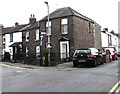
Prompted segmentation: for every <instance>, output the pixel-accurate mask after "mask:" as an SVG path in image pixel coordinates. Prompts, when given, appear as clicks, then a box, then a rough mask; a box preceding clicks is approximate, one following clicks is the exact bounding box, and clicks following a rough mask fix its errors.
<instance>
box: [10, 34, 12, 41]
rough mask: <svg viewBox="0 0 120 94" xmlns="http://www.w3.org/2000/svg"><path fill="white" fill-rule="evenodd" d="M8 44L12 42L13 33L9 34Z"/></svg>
mask: <svg viewBox="0 0 120 94" xmlns="http://www.w3.org/2000/svg"><path fill="white" fill-rule="evenodd" d="M10 42H13V33H10Z"/></svg>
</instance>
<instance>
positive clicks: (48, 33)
mask: <svg viewBox="0 0 120 94" xmlns="http://www.w3.org/2000/svg"><path fill="white" fill-rule="evenodd" d="M49 30H50V32H48V22H46V34H47V35H51V21H49Z"/></svg>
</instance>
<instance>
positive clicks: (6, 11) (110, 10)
mask: <svg viewBox="0 0 120 94" xmlns="http://www.w3.org/2000/svg"><path fill="white" fill-rule="evenodd" d="M44 1H48V2H49V6H50V13H51V12H53V11H55V10H56V9H57V8H62V7H68V6H69V7H71V8H73V9H74V10H76V11H78V12H79V13H81V14H83V15H85V16H87V17H89V18H91V19H93V20H94V21H95V22H97V23H98V24H99V25H101V26H102V28H105V27H107V28H108V29H109V31H111V30H114V31H115V32H118V1H119V0H0V24H3V25H4V27H10V26H13V25H14V23H15V22H18V23H19V24H27V23H28V22H29V17H30V15H31V14H35V17H36V19H37V21H38V20H40V19H42V18H43V17H44V16H46V15H47V6H46V5H45V3H44Z"/></svg>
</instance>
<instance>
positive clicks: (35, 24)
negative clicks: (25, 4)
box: [21, 22, 39, 31]
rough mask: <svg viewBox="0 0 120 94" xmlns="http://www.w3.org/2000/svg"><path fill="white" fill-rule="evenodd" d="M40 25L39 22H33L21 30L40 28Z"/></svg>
mask: <svg viewBox="0 0 120 94" xmlns="http://www.w3.org/2000/svg"><path fill="white" fill-rule="evenodd" d="M38 27H39V22H35V23H31V24H29V25H27V26H26V27H24V28H22V29H21V30H23V31H25V30H30V29H34V28H38Z"/></svg>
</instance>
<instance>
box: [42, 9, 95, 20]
mask: <svg viewBox="0 0 120 94" xmlns="http://www.w3.org/2000/svg"><path fill="white" fill-rule="evenodd" d="M49 16H50V19H55V18H61V17H67V16H78V17H81V18H83V19H86V20H88V21H92V22H94V21H93V20H92V19H90V18H88V17H86V16H84V15H82V14H80V13H78V12H77V11H75V10H73V9H72V8H70V7H64V8H60V9H57V10H55V11H54V12H52V13H51V14H50V15H49ZM43 20H47V16H46V17H44V18H43V19H41V20H40V21H43Z"/></svg>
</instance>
